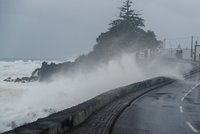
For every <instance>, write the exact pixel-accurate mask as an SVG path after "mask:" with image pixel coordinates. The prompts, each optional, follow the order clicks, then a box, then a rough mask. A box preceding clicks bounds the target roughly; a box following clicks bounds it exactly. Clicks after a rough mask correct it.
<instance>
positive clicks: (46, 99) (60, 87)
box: [0, 54, 191, 132]
mask: <svg viewBox="0 0 200 134" xmlns="http://www.w3.org/2000/svg"><path fill="white" fill-rule="evenodd" d="M55 62H57V63H59V62H60V61H55ZM41 63H42V61H40V60H27V61H23V60H15V61H0V113H1V114H0V132H4V131H7V130H11V129H13V128H15V127H17V126H21V125H23V124H25V123H28V122H32V121H35V120H37V119H38V118H42V117H46V116H48V115H50V114H52V113H54V112H57V111H60V110H63V109H66V108H69V107H72V106H74V105H77V104H80V103H81V102H84V101H86V100H88V99H91V98H93V97H95V96H97V95H99V94H101V93H103V92H106V91H108V90H110V89H114V88H117V87H120V86H125V85H128V84H132V83H134V82H138V81H142V80H145V79H148V78H152V77H156V76H168V77H176V78H179V79H182V78H183V77H182V74H183V73H184V72H187V71H188V70H189V69H191V66H190V65H189V64H187V63H178V62H174V63H172V64H169V63H165V62H164V61H163V60H161V59H159V58H158V59H155V60H152V61H150V62H148V64H146V65H142V66H140V65H138V64H137V63H136V61H135V55H134V54H124V55H123V56H121V57H118V58H116V59H113V60H110V62H109V63H108V64H102V65H99V66H98V68H96V69H95V70H93V71H90V72H87V73H86V72H79V73H76V74H74V75H73V76H58V75H57V76H55V78H54V81H52V82H51V83H46V82H43V83H41V82H30V83H14V82H4V81H3V80H4V79H6V78H8V77H12V78H17V77H23V76H30V75H31V73H32V71H33V70H34V69H36V68H38V67H40V66H41ZM172 68H173V69H172Z"/></svg>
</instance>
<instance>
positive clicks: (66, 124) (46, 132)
mask: <svg viewBox="0 0 200 134" xmlns="http://www.w3.org/2000/svg"><path fill="white" fill-rule="evenodd" d="M172 81H173V80H171V79H169V78H165V77H156V78H153V79H149V80H145V81H142V82H138V83H134V84H131V85H128V86H124V87H120V88H117V89H113V90H110V91H108V92H106V93H103V94H101V95H99V96H96V97H95V98H93V99H91V100H88V101H86V102H84V103H82V104H79V105H77V106H74V107H72V108H69V109H66V110H63V111H60V112H58V113H55V114H52V115H50V116H48V117H46V118H42V119H38V120H37V121H35V122H33V123H29V124H26V125H24V126H21V127H18V128H16V129H14V130H11V131H8V132H5V133H4V134H62V133H64V132H66V131H68V130H70V129H72V128H74V127H76V126H78V125H80V124H81V123H83V122H84V121H85V120H87V119H88V117H90V116H91V115H92V114H93V113H94V112H96V111H98V110H99V109H101V108H103V107H104V106H106V105H108V104H109V103H111V102H113V101H115V100H116V99H118V98H121V97H124V96H126V95H128V94H130V93H134V92H140V91H142V92H141V93H143V92H145V91H148V90H150V89H152V88H154V87H156V86H160V85H164V84H167V83H169V82H172Z"/></svg>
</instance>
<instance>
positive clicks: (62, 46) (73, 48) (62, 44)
mask: <svg viewBox="0 0 200 134" xmlns="http://www.w3.org/2000/svg"><path fill="white" fill-rule="evenodd" d="M122 2H123V0H0V57H4V58H12V57H15V58H27V59H70V58H74V57H77V56H78V55H80V54H82V53H87V52H88V51H90V50H91V49H92V47H93V45H94V44H95V39H96V37H97V36H98V35H99V34H100V33H101V32H105V31H106V30H107V28H108V24H109V22H110V20H113V19H115V18H116V15H118V13H119V11H118V9H117V7H119V6H121V5H122ZM133 7H134V8H135V9H137V10H142V14H143V15H142V17H143V18H144V19H145V24H146V27H145V29H150V30H153V31H155V33H156V35H157V36H158V39H163V38H177V37H189V36H191V35H195V36H200V31H199V30H200V29H199V24H200V15H199V13H200V8H199V7H200V0H134V3H133Z"/></svg>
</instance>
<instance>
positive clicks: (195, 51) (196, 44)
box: [194, 40, 198, 61]
mask: <svg viewBox="0 0 200 134" xmlns="http://www.w3.org/2000/svg"><path fill="white" fill-rule="evenodd" d="M197 46H198V42H197V40H196V41H195V48H194V61H196V60H197Z"/></svg>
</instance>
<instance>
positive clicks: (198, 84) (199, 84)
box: [181, 83, 200, 101]
mask: <svg viewBox="0 0 200 134" xmlns="http://www.w3.org/2000/svg"><path fill="white" fill-rule="evenodd" d="M198 86H200V83H197V84H196V85H195V86H194V87H192V88H191V89H190V90H189V91H188V92H187V93H186V94H185V95H184V97H182V98H181V101H184V99H185V97H187V96H188V95H189V94H190V93H191V92H192V90H194V89H195V88H197V87H198Z"/></svg>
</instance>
